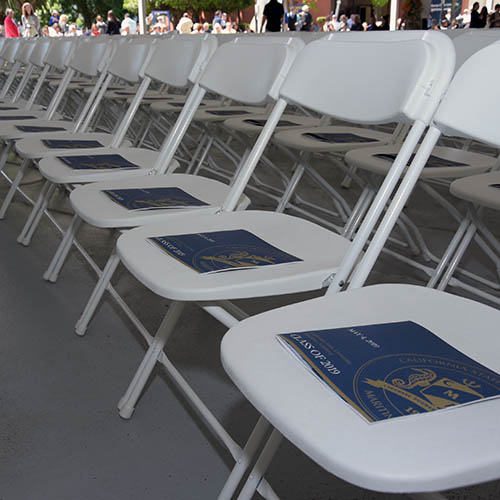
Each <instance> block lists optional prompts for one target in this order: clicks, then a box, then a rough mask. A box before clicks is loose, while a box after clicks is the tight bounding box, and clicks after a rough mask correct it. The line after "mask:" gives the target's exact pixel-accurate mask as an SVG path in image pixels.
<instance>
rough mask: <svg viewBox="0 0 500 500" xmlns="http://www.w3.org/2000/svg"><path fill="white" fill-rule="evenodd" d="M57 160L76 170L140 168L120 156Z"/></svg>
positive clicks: (70, 157)
mask: <svg viewBox="0 0 500 500" xmlns="http://www.w3.org/2000/svg"><path fill="white" fill-rule="evenodd" d="M56 158H57V159H58V160H61V161H62V162H63V163H64V164H66V165H68V167H71V168H73V169H75V170H110V169H120V170H133V169H137V168H140V167H139V166H138V165H135V164H134V163H131V162H129V161H128V160H127V159H126V158H123V156H120V155H79V156H57V157H56Z"/></svg>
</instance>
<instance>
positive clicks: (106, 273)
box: [75, 251, 120, 336]
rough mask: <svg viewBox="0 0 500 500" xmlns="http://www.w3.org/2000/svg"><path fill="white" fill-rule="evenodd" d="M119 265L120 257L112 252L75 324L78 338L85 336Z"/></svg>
mask: <svg viewBox="0 0 500 500" xmlns="http://www.w3.org/2000/svg"><path fill="white" fill-rule="evenodd" d="M119 263H120V257H118V255H116V253H115V251H113V253H112V254H111V256H110V257H109V259H108V262H106V266H105V267H104V269H103V271H102V274H101V277H100V278H99V281H98V282H97V283H96V286H95V287H94V290H93V291H92V295H91V296H90V298H89V300H88V302H87V305H86V306H85V309H84V310H83V312H82V315H81V316H80V319H79V320H78V321H77V322H76V325H75V332H76V334H77V335H80V336H83V335H85V332H86V331H87V328H88V326H89V323H90V320H91V319H92V316H93V315H94V313H95V310H96V309H97V306H98V305H99V302H100V301H101V298H102V296H103V294H104V292H105V291H106V288H107V287H108V285H109V282H110V281H111V278H112V277H113V274H114V272H115V270H116V268H117V267H118V264H119Z"/></svg>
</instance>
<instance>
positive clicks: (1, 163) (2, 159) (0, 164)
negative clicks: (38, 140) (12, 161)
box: [0, 141, 14, 172]
mask: <svg viewBox="0 0 500 500" xmlns="http://www.w3.org/2000/svg"><path fill="white" fill-rule="evenodd" d="M13 145H14V141H8V142H7V144H5V146H4V148H3V150H2V155H1V156H0V172H1V171H2V170H3V168H4V167H5V164H6V163H7V160H8V159H9V155H10V152H11V151H12V146H13Z"/></svg>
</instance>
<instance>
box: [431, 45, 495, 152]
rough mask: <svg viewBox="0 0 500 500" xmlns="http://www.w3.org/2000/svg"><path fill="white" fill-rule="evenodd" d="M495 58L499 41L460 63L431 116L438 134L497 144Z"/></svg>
mask: <svg viewBox="0 0 500 500" xmlns="http://www.w3.org/2000/svg"><path fill="white" fill-rule="evenodd" d="M498 61H500V41H499V42H496V43H494V44H492V45H488V46H487V47H485V48H483V49H481V50H480V51H478V52H477V53H476V54H474V55H473V56H471V57H470V58H469V59H467V60H466V61H465V62H464V63H463V64H462V67H461V68H460V69H459V70H458V71H457V73H456V75H455V77H454V79H453V81H452V83H451V85H450V87H449V89H448V92H447V93H446V95H445V97H444V99H443V101H442V103H441V105H440V106H439V110H438V111H437V113H436V116H435V117H434V125H435V126H436V127H437V128H439V130H440V131H441V132H442V133H444V134H446V135H452V136H460V137H466V138H472V139H477V140H479V141H482V142H485V143H488V144H491V145H492V146H495V147H497V148H498V147H500V127H499V126H498V117H499V116H500V101H499V100H498V99H497V98H496V97H495V89H498V88H500V64H498ZM497 85H498V87H497ZM472 97H473V100H471V98H472ZM464 103H467V104H466V105H464Z"/></svg>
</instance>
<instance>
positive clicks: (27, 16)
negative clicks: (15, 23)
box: [21, 2, 40, 38]
mask: <svg viewBox="0 0 500 500" xmlns="http://www.w3.org/2000/svg"><path fill="white" fill-rule="evenodd" d="M21 13H22V16H21V21H22V23H23V37H25V38H31V37H34V36H38V32H39V31H40V21H39V19H38V16H37V15H36V14H35V11H34V10H33V7H32V6H31V4H30V3H29V2H26V3H23V6H22V9H21Z"/></svg>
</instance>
